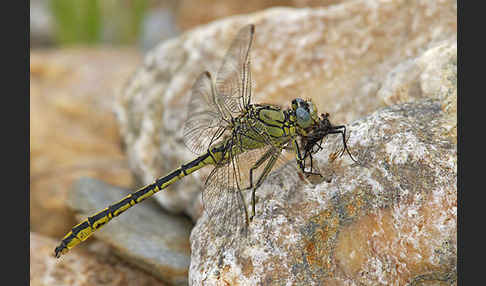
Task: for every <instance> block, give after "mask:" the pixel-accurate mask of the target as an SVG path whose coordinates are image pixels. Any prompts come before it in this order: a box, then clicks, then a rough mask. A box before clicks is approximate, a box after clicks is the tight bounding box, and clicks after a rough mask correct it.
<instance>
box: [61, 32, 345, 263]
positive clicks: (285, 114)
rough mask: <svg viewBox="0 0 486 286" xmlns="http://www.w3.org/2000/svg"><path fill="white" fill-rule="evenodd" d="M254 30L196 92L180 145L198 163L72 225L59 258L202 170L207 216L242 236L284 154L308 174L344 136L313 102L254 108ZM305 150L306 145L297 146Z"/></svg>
mask: <svg viewBox="0 0 486 286" xmlns="http://www.w3.org/2000/svg"><path fill="white" fill-rule="evenodd" d="M254 31H255V27H254V25H248V26H245V27H243V28H242V29H241V30H240V31H239V32H238V34H237V36H236V38H235V39H234V40H233V42H232V44H231V46H230V48H229V50H228V52H227V54H226V55H225V57H224V59H223V63H222V65H221V67H220V69H219V70H218V72H217V74H216V78H215V80H214V81H213V78H212V75H211V74H210V73H209V72H203V73H202V74H201V75H200V76H199V77H198V78H197V80H196V82H195V83H194V85H193V87H192V90H191V97H190V101H189V104H188V116H187V120H186V122H185V123H184V128H183V138H184V143H185V145H186V146H187V147H188V148H189V149H190V150H191V151H192V152H193V153H195V154H196V155H197V157H196V158H195V159H194V160H192V161H190V162H188V163H187V164H183V165H182V166H181V167H180V168H178V169H176V170H174V171H172V172H171V173H169V174H168V175H166V176H164V177H162V178H159V179H157V180H155V181H154V182H153V183H152V184H149V185H147V186H144V187H142V188H141V189H139V190H137V191H136V192H134V193H132V194H130V195H128V196H126V197H124V198H123V199H121V200H120V201H119V202H117V203H114V204H112V205H110V206H108V207H106V208H105V209H103V210H101V211H99V212H97V213H95V214H94V215H92V216H89V217H88V218H86V219H85V220H83V221H82V222H80V223H79V224H77V225H76V226H74V227H73V228H72V229H71V231H69V232H68V233H67V234H66V235H65V236H64V238H63V239H62V241H61V243H60V244H59V245H58V246H57V247H56V249H55V256H56V257H60V256H61V255H62V254H65V253H66V252H68V251H69V250H70V249H72V248H73V247H75V246H76V245H78V244H79V243H81V242H82V241H84V240H86V239H87V238H88V237H89V236H91V235H92V234H93V233H94V232H95V231H96V230H98V229H100V228H101V227H102V226H104V225H106V223H108V222H109V221H111V220H112V219H113V218H114V217H117V216H119V215H120V214H122V213H123V212H125V211H126V210H128V209H130V208H131V207H133V206H134V205H136V204H138V203H140V202H142V201H143V200H145V199H147V198H149V197H151V196H153V195H154V194H156V193H157V192H159V191H161V190H163V189H165V188H167V187H168V186H170V185H171V184H173V183H174V182H176V181H178V180H180V179H182V178H184V177H185V176H188V175H189V174H191V173H193V172H195V171H197V170H199V169H201V168H203V167H206V166H212V168H213V169H212V171H211V172H210V174H209V175H208V177H207V179H206V183H205V188H204V191H203V193H202V200H203V204H204V209H205V212H206V213H207V215H208V216H209V217H210V218H212V219H216V218H217V219H218V221H217V222H215V224H217V225H218V227H220V229H225V230H227V231H232V232H237V231H244V230H245V229H246V227H247V226H248V225H249V224H250V222H251V221H252V219H253V217H254V216H255V204H256V195H255V191H256V190H257V189H258V188H259V187H260V186H261V184H262V183H263V182H264V181H265V179H266V178H267V177H268V175H269V173H270V172H271V171H272V170H273V169H274V168H275V167H277V166H284V167H282V168H283V169H285V166H288V165H289V164H285V165H284V163H285V162H286V160H287V159H286V158H287V157H286V156H285V153H286V152H288V151H290V152H293V153H295V154H294V156H295V158H296V160H297V166H298V167H299V168H300V171H301V172H303V173H304V174H305V173H306V171H305V163H304V162H303V160H305V158H306V157H308V156H312V154H314V148H315V147H316V146H319V147H320V145H318V143H317V142H318V141H319V140H320V139H322V138H323V137H324V136H326V135H327V134H333V133H340V132H341V131H339V130H340V129H341V126H332V125H330V123H329V121H328V120H327V116H324V117H323V118H319V116H318V113H317V107H316V106H315V105H314V103H313V102H312V100H304V99H300V98H296V99H294V100H292V102H291V105H290V106H289V107H288V108H282V107H281V106H279V105H274V104H255V103H252V96H253V80H252V77H251V72H250V63H251V61H250V48H251V46H252V42H253V34H254ZM344 130H345V129H344ZM299 138H304V139H303V140H299ZM300 141H302V142H300ZM302 143H303V144H304V146H299V145H302ZM344 144H346V142H344ZM302 147H303V148H302ZM346 150H347V147H346ZM301 151H303V153H302V152H301ZM348 153H349V151H348ZM292 166H294V167H291V169H287V171H288V176H287V177H288V178H289V179H291V180H299V178H300V176H299V175H298V173H299V170H298V169H297V168H296V167H295V164H294V165H292ZM289 170H290V171H289ZM245 190H247V191H251V213H250V212H249V211H248V209H247V205H246V202H245V199H244V196H243V194H242V192H243V191H245Z"/></svg>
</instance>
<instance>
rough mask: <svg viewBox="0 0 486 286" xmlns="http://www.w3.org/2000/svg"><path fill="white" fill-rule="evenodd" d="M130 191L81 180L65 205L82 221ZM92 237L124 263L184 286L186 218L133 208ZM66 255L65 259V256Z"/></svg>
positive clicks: (152, 207) (146, 205)
mask: <svg viewBox="0 0 486 286" xmlns="http://www.w3.org/2000/svg"><path fill="white" fill-rule="evenodd" d="M132 191H133V190H126V189H121V188H117V187H113V186H110V185H107V184H105V183H103V182H101V181H97V180H94V179H88V178H83V179H80V180H78V181H76V183H75V184H74V188H73V190H72V191H71V192H70V196H69V204H70V206H71V208H73V209H74V210H76V211H77V212H78V213H79V214H78V216H77V217H78V218H79V219H80V220H81V219H84V218H86V217H87V216H90V215H93V214H94V213H95V212H97V211H99V210H102V209H104V208H106V207H107V206H109V205H111V204H113V203H115V202H117V201H119V200H120V199H122V198H123V197H124V196H126V195H127V194H128V193H130V192H132ZM128 212H129V214H126V213H125V214H122V215H120V216H119V217H116V218H114V219H113V220H112V221H111V222H110V223H108V224H107V225H106V226H104V227H103V228H102V229H100V230H98V231H97V232H96V233H95V234H94V236H95V237H96V238H99V239H101V240H103V241H104V242H105V243H107V244H109V245H110V246H112V247H113V249H114V250H115V252H116V253H117V254H118V255H119V256H121V257H123V258H124V260H126V261H129V262H131V263H132V264H134V265H136V266H137V267H140V268H142V269H145V270H147V271H148V272H150V273H152V274H153V275H155V276H156V277H159V278H160V279H161V280H163V281H166V282H168V283H170V284H172V285H186V284H187V274H188V272H187V271H188V267H189V263H190V245H189V235H190V232H191V229H192V223H191V221H190V220H189V219H188V218H184V217H179V216H175V215H171V214H167V213H166V212H164V211H163V210H162V208H160V206H158V205H157V204H155V203H154V202H150V201H145V202H143V203H141V204H139V205H136V206H134V207H133V208H131V209H130V210H129V211H128ZM69 255H70V253H69V254H67V255H66V256H69Z"/></svg>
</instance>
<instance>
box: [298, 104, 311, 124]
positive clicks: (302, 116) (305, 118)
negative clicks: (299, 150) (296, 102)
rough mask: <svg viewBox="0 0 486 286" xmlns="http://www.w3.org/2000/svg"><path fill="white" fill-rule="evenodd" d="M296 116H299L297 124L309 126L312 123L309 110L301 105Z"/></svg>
mask: <svg viewBox="0 0 486 286" xmlns="http://www.w3.org/2000/svg"><path fill="white" fill-rule="evenodd" d="M295 116H296V117H297V124H298V125H299V126H300V127H302V128H307V127H309V126H310V124H311V118H310V114H309V112H308V111H307V110H305V109H304V108H302V107H299V108H297V109H296V110H295Z"/></svg>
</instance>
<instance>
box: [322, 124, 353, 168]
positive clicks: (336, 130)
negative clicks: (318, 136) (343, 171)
mask: <svg viewBox="0 0 486 286" xmlns="http://www.w3.org/2000/svg"><path fill="white" fill-rule="evenodd" d="M329 134H341V136H342V137H343V145H344V148H343V151H342V152H341V154H340V155H339V157H341V156H342V155H343V154H344V151H346V152H347V153H348V155H349V157H351V160H353V161H354V162H355V163H358V161H356V159H354V157H353V155H351V152H349V149H348V145H347V144H346V143H347V140H346V126H344V125H339V126H334V127H333V130H331V131H329Z"/></svg>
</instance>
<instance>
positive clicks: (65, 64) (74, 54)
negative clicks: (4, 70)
mask: <svg viewBox="0 0 486 286" xmlns="http://www.w3.org/2000/svg"><path fill="white" fill-rule="evenodd" d="M140 62H141V56H140V54H139V53H137V52H136V51H134V50H130V49H114V48H109V49H108V48H106V49H103V48H101V47H98V48H70V49H62V50H42V51H41V50H32V51H31V53H30V229H31V230H32V231H35V232H38V233H41V234H44V235H47V236H51V237H59V238H60V237H62V236H63V235H64V234H65V233H66V231H67V230H69V229H70V228H71V227H72V226H73V224H74V223H75V222H76V221H75V219H74V215H73V213H72V211H70V210H69V209H68V207H67V206H66V203H65V201H66V197H67V192H68V190H69V188H70V185H71V183H72V182H73V181H74V180H76V179H77V178H79V177H82V176H89V177H93V178H98V179H102V180H104V181H106V182H108V183H112V184H115V185H118V186H126V187H128V186H132V185H133V183H134V178H133V175H132V173H131V171H130V169H129V168H128V164H127V162H126V155H125V153H124V152H123V150H122V147H121V138H120V133H119V130H118V126H117V121H116V118H115V115H114V113H113V111H112V106H113V99H114V89H116V88H119V87H120V86H121V85H122V84H123V83H124V82H126V80H127V78H128V77H129V76H130V75H131V74H132V73H133V72H134V70H135V68H136V67H137V65H138V64H139V63H140Z"/></svg>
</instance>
